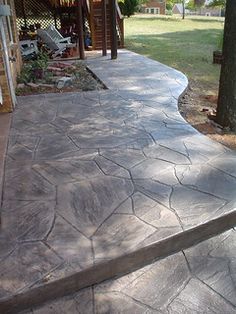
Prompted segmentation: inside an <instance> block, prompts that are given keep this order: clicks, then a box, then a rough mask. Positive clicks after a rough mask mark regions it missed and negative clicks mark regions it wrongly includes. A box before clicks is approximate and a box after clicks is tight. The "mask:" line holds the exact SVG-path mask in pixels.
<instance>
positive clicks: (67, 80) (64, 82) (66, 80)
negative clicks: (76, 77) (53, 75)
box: [57, 76, 72, 89]
mask: <svg viewBox="0 0 236 314" xmlns="http://www.w3.org/2000/svg"><path fill="white" fill-rule="evenodd" d="M71 85H72V79H71V77H66V76H63V77H61V78H60V79H59V81H58V83H57V88H58V89H62V88H64V87H68V86H71Z"/></svg>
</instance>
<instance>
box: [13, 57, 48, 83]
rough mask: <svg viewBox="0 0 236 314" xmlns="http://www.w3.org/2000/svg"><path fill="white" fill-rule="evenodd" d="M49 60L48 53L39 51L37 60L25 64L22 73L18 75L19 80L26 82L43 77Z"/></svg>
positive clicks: (19, 81)
mask: <svg viewBox="0 0 236 314" xmlns="http://www.w3.org/2000/svg"><path fill="white" fill-rule="evenodd" d="M48 60H49V59H48V56H47V54H45V53H39V54H38V56H37V59H36V60H34V61H30V62H28V63H25V64H24V66H23V68H22V70H21V73H20V75H19V76H18V77H17V82H18V83H25V84H26V83H29V82H35V79H40V78H42V76H43V73H44V71H45V70H46V68H47V66H48Z"/></svg>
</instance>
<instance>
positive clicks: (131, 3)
mask: <svg viewBox="0 0 236 314" xmlns="http://www.w3.org/2000/svg"><path fill="white" fill-rule="evenodd" d="M138 4H139V1H138V0H121V1H119V7H120V10H121V13H122V14H123V15H124V16H127V17H130V16H131V15H133V14H134V12H136V11H137V9H138Z"/></svg>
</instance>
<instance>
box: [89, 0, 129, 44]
mask: <svg viewBox="0 0 236 314" xmlns="http://www.w3.org/2000/svg"><path fill="white" fill-rule="evenodd" d="M89 21H90V23H89V24H90V29H91V34H92V46H93V49H95V50H101V49H102V43H103V31H102V1H101V0H93V1H92V2H90V16H89ZM110 23H111V19H110V6H109V3H107V4H106V24H107V33H106V36H107V49H110V48H111V30H110ZM117 40H118V48H123V47H124V27H123V17H122V16H121V14H120V12H119V9H118V10H117Z"/></svg>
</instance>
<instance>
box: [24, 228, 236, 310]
mask: <svg viewBox="0 0 236 314" xmlns="http://www.w3.org/2000/svg"><path fill="white" fill-rule="evenodd" d="M235 249H236V231H235V230H234V229H232V230H230V231H228V232H225V233H223V234H221V235H218V236H216V237H214V238H211V239H209V240H206V241H204V242H202V243H200V244H198V245H196V246H193V247H191V248H189V249H186V250H184V251H181V252H178V253H175V254H173V255H171V256H169V257H166V258H165V259H162V260H159V261H156V262H154V263H152V264H150V265H148V266H145V267H143V268H140V269H138V270H136V271H134V272H132V273H129V274H127V275H124V276H123V277H119V278H116V279H112V280H107V281H104V282H102V283H100V284H96V285H93V286H92V287H87V288H85V289H82V290H80V291H78V292H75V293H72V294H70V295H68V296H66V297H63V298H58V299H55V300H53V301H51V302H46V303H44V304H42V305H39V306H38V307H36V306H35V307H32V308H31V309H30V310H29V311H26V312H24V314H29V313H33V314H45V313H54V314H59V313H60V314H61V313H65V314H67V313H70V314H77V313H82V314H83V313H84V314H93V313H98V314H101V313H111V314H112V313H124V314H125V313H127V314H129V313H140V314H142V313H168V314H176V313H178V314H182V313H214V314H222V313H224V314H233V313H236V288H235V277H236V258H235Z"/></svg>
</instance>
